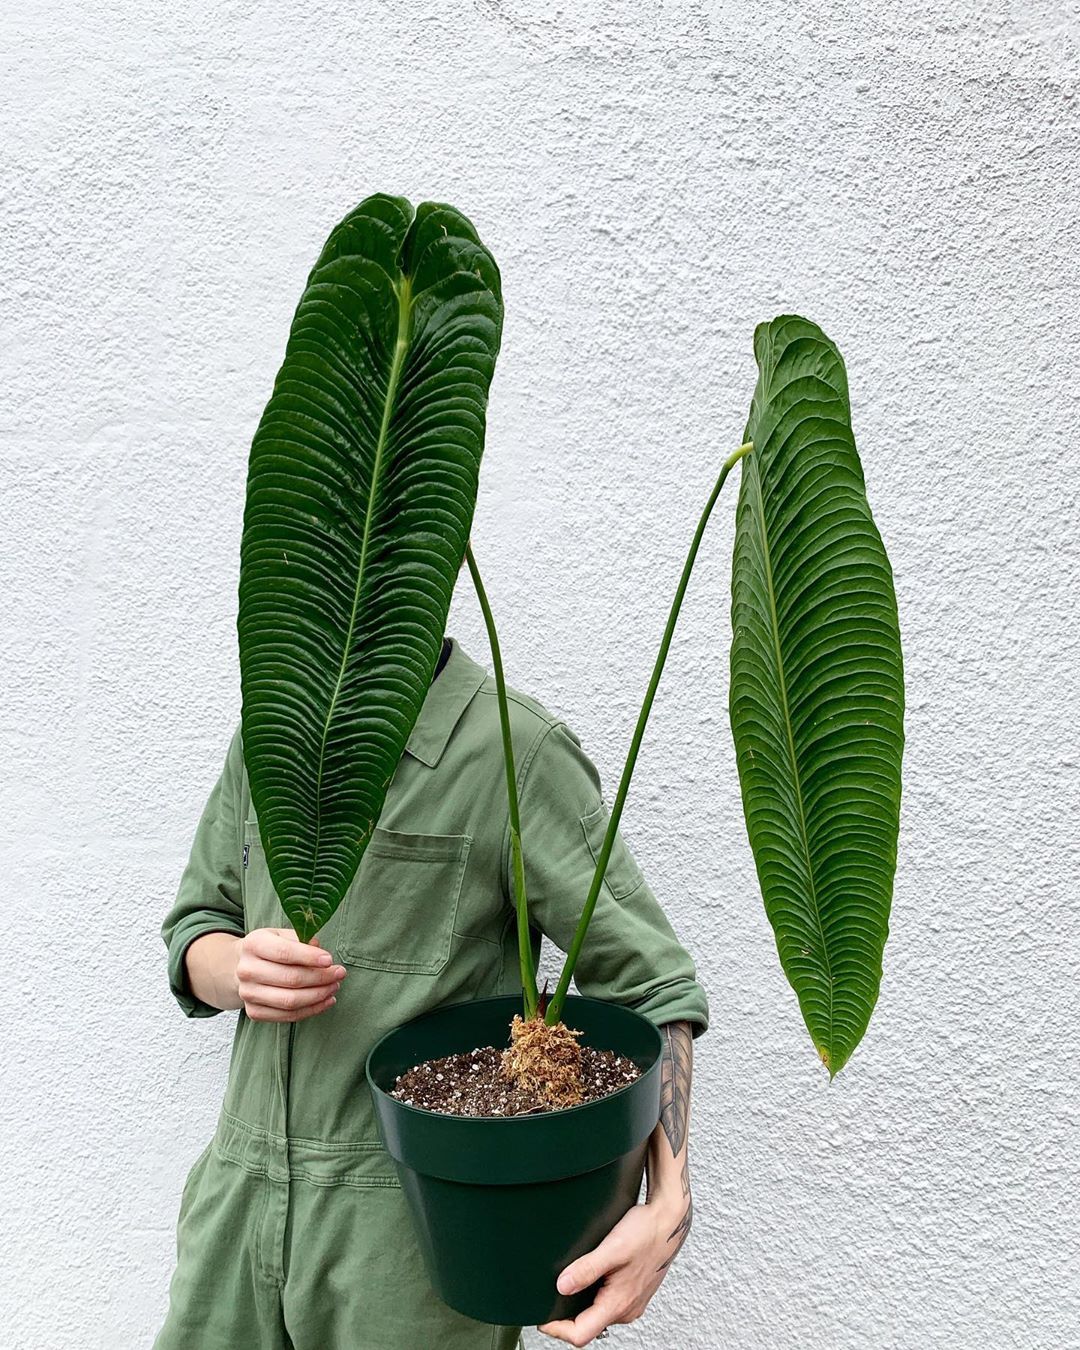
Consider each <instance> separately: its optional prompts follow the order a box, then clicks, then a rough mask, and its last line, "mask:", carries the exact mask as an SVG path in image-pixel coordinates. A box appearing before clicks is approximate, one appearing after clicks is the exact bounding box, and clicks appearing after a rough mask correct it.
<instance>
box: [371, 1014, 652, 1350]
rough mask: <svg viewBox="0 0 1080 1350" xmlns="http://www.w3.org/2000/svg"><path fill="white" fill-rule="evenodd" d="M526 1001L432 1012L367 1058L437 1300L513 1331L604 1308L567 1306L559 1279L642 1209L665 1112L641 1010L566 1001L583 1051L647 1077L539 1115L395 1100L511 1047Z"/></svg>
mask: <svg viewBox="0 0 1080 1350" xmlns="http://www.w3.org/2000/svg"><path fill="white" fill-rule="evenodd" d="M520 1002H521V1001H520V999H519V998H516V997H514V998H491V999H481V1000H479V1001H477V1002H473V1003H461V1004H458V1005H456V1006H454V1007H450V1008H440V1009H438V1010H437V1011H435V1012H431V1013H426V1014H424V1015H423V1016H422V1017H418V1018H416V1019H415V1020H414V1021H412V1022H409V1023H407V1024H406V1025H405V1026H403V1027H399V1028H398V1029H397V1030H395V1031H392V1032H390V1033H389V1034H388V1035H386V1036H384V1037H383V1038H382V1040H381V1041H379V1043H378V1044H377V1045H376V1046H375V1048H374V1049H373V1050H372V1051H371V1054H370V1055H369V1056H368V1061H367V1078H368V1083H369V1084H370V1086H371V1092H372V1097H373V1099H374V1102H375V1113H376V1117H377V1119H378V1122H379V1132H380V1134H381V1135H382V1140H383V1144H384V1146H385V1147H386V1149H387V1151H388V1152H389V1154H390V1155H391V1157H392V1158H393V1159H394V1162H395V1164H396V1166H397V1171H398V1176H399V1177H400V1178H401V1184H402V1188H403V1189H404V1191H405V1195H406V1197H407V1200H408V1204H409V1209H410V1212H411V1214H412V1217H413V1222H414V1224H415V1226H416V1231H417V1235H418V1238H419V1241H420V1247H421V1250H422V1251H423V1253H424V1260H425V1262H426V1264H427V1269H428V1273H429V1275H430V1278H431V1282H432V1284H433V1286H434V1288H435V1291H436V1292H437V1293H438V1295H439V1297H440V1298H442V1299H443V1301H444V1302H445V1303H448V1304H449V1305H450V1307H451V1308H454V1309H456V1310H457V1311H458V1312H461V1313H464V1314H465V1315H466V1316H468V1317H473V1318H476V1319H477V1320H479V1321H481V1322H493V1323H496V1324H498V1325H503V1326H535V1325H536V1324H537V1323H540V1322H548V1321H551V1320H553V1319H555V1318H564V1317H575V1316H577V1314H578V1313H579V1312H581V1311H582V1309H584V1308H586V1307H588V1306H589V1304H590V1303H591V1302H592V1301H593V1298H594V1296H595V1292H596V1290H595V1287H593V1288H591V1289H586V1290H583V1291H582V1292H581V1293H579V1294H575V1295H572V1296H569V1297H568V1296H564V1295H562V1294H559V1293H558V1291H557V1289H556V1287H555V1281H556V1279H557V1278H558V1276H559V1273H560V1272H561V1271H562V1270H563V1269H564V1267H565V1266H567V1265H568V1264H569V1263H570V1262H571V1261H574V1260H576V1259H577V1257H579V1256H582V1255H584V1254H585V1252H587V1251H591V1250H592V1248H593V1247H595V1246H597V1245H598V1243H600V1242H601V1241H602V1240H603V1239H604V1238H605V1237H606V1236H607V1234H608V1233H609V1232H610V1230H611V1229H612V1228H613V1227H614V1225H615V1224H616V1223H618V1221H619V1219H621V1218H622V1216H623V1215H624V1214H625V1213H626V1212H627V1210H628V1209H630V1208H631V1207H632V1206H633V1205H634V1204H635V1203H636V1202H637V1199H638V1194H639V1191H640V1188H641V1180H642V1174H643V1171H644V1166H645V1149H646V1144H647V1141H648V1138H649V1135H650V1134H651V1133H652V1131H653V1129H654V1128H655V1126H656V1122H657V1120H658V1119H659V1115H660V1056H661V1051H662V1041H661V1038H660V1033H659V1031H658V1030H657V1028H656V1027H655V1026H654V1025H653V1024H652V1023H651V1022H649V1021H648V1020H647V1019H646V1018H644V1017H642V1016H640V1015H639V1014H638V1013H636V1012H633V1011H632V1010H631V1009H629V1008H622V1007H619V1006H618V1005H616V1004H612V1003H602V1002H600V1001H598V1000H596V999H588V998H570V999H568V1000H567V1005H566V1013H565V1020H566V1022H567V1024H568V1025H569V1026H572V1027H575V1028H577V1029H579V1030H580V1031H581V1032H582V1042H583V1044H585V1045H589V1046H593V1047H595V1048H596V1049H601V1050H613V1051H614V1052H615V1053H616V1054H618V1055H623V1056H625V1057H626V1058H628V1059H631V1060H633V1062H634V1063H635V1064H636V1065H637V1066H638V1068H639V1069H640V1070H641V1076H640V1077H639V1078H637V1079H635V1081H634V1082H633V1083H630V1084H628V1085H627V1086H626V1087H624V1088H620V1089H619V1091H617V1092H614V1093H612V1094H611V1095H610V1096H608V1097H603V1098H601V1099H600V1100H599V1101H595V1102H588V1103H586V1104H585V1105H583V1106H575V1107H571V1108H569V1109H568V1110H563V1111H552V1112H546V1113H543V1114H539V1115H529V1116H510V1117H484V1118H473V1117H462V1116H447V1115H439V1114H436V1113H435V1112H431V1111H421V1110H418V1109H417V1108H416V1107H412V1106H407V1105H405V1103H403V1102H399V1101H396V1100H395V1099H394V1098H393V1097H391V1096H389V1092H390V1090H391V1089H392V1088H393V1086H394V1082H395V1080H396V1079H397V1077H398V1076H399V1075H400V1074H402V1073H404V1072H405V1071H406V1070H407V1069H410V1068H412V1067H413V1066H414V1065H416V1064H420V1063H423V1062H424V1061H425V1060H429V1059H437V1058H441V1057H443V1056H445V1055H455V1054H464V1053H467V1052H469V1051H470V1050H473V1049H475V1048H476V1047H477V1046H484V1045H502V1044H504V1043H505V1041H506V1038H507V1029H508V1027H509V1024H510V1019H511V1018H512V1017H513V1015H514V1013H515V1012H517V1011H518V1010H519V1008H520Z"/></svg>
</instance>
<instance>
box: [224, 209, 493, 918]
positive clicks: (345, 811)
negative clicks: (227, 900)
mask: <svg viewBox="0 0 1080 1350" xmlns="http://www.w3.org/2000/svg"><path fill="white" fill-rule="evenodd" d="M501 331H502V298H501V291H500V284H499V273H498V268H497V267H496V265H495V262H494V259H493V258H492V257H491V254H490V253H489V252H488V251H487V249H486V248H484V246H483V244H481V242H480V240H479V239H478V238H477V235H476V232H475V230H474V229H473V228H472V226H471V225H470V224H469V222H468V221H467V220H466V219H465V217H464V216H463V215H461V214H460V212H458V211H455V210H454V209H453V208H452V207H449V206H441V205H436V204H433V203H424V204H423V205H421V206H420V207H419V208H418V209H417V210H416V213H415V215H414V213H413V209H412V207H411V206H410V205H409V203H408V202H407V201H404V200H403V199H401V198H395V197H385V196H376V197H369V198H368V199H367V200H366V201H364V202H362V203H361V204H360V206H358V207H357V208H356V209H355V210H354V211H352V212H351V213H350V214H349V215H348V216H346V218H345V219H344V220H343V221H342V222H341V223H340V224H339V225H338V226H337V228H336V229H335V230H334V231H333V233H332V234H331V235H330V238H329V240H328V241H327V243H326V247H325V248H324V249H323V251H322V254H321V255H320V257H319V260H318V262H317V263H316V264H315V267H314V270H313V271H312V273H311V275H310V277H309V278H308V283H307V287H306V289H305V291H304V294H303V296H302V297H301V300H300V304H299V307H298V309H297V311H296V315H295V317H294V319H293V325H292V331H291V333H290V336H289V342H288V346H287V348H286V352H285V360H284V364H283V365H282V367H281V370H280V372H279V373H278V377H277V381H276V383H275V386H274V392H273V396H272V398H271V399H270V402H269V404H268V405H267V408H266V411H265V412H264V414H263V417H262V421H261V422H260V423H259V428H258V431H257V432H256V434H255V439H254V443H253V445H252V448H251V461H250V467H249V473H248V488H247V506H246V511H245V514H244V534H243V543H242V546H241V565H240V608H239V620H238V631H239V639H240V671H241V685H242V691H243V717H242V726H243V743H244V756H245V760H246V763H247V769H248V776H249V778H250V782H251V796H252V800H253V802H254V804H255V809H256V811H257V813H258V817H259V828H260V832H261V834H262V840H263V844H264V847H265V849H266V856H267V863H268V865H269V869H270V875H271V878H272V880H273V882H274V886H275V888H276V890H277V893H278V896H279V897H280V899H281V903H282V905H283V907H284V909H285V911H286V913H287V914H288V916H289V918H290V919H291V920H292V923H293V925H294V927H295V928H296V930H297V932H298V933H299V934H300V936H301V937H302V938H305V939H306V938H309V937H311V936H312V935H313V934H314V933H315V932H316V931H317V930H318V929H319V928H320V927H321V926H322V925H323V924H324V923H325V922H326V920H327V919H328V918H329V917H330V915H331V914H332V913H333V911H334V909H335V908H336V906H337V905H338V904H339V903H340V900H341V898H342V896H343V895H344V893H345V891H346V889H347V888H348V886H349V883H350V882H351V880H352V878H353V876H354V875H355V872H356V869H357V867H358V866H359V864H360V860H361V858H362V857H363V854H364V850H365V848H366V847H367V843H368V840H369V839H370V838H371V833H372V830H373V829H374V827H375V823H376V821H377V820H378V818H379V813H380V811H381V810H382V806H383V801H384V799H385V796H386V791H387V788H388V787H389V785H390V781H391V779H392V778H393V776H394V771H395V769H396V767H397V764H398V760H399V759H400V757H401V755H402V753H403V751H404V748H405V744H406V741H407V740H408V737H409V734H410V732H411V731H412V728H413V726H414V724H415V722H416V718H417V716H418V714H419V711H420V707H421V704H422V703H423V701H424V696H425V694H426V692H427V688H428V685H429V683H430V681H431V677H432V675H433V673H434V669H435V665H436V662H437V659H438V655H439V651H440V646H441V642H442V637H443V631H444V628H445V624H446V616H447V610H448V608H449V605H450V597H451V593H452V591H453V588H454V582H455V580H456V578H457V574H458V570H459V568H460V566H461V562H462V559H463V557H464V553H465V545H466V543H467V541H468V536H469V528H470V525H471V522H472V516H473V510H474V508H475V505H476V491H477V477H478V473H479V468H480V457H481V454H482V452H483V445H484V426H485V414H486V407H487V396H488V387H489V385H490V382H491V377H492V373H493V371H494V367H495V358H496V356H497V354H498V349H499V340H500V335H501Z"/></svg>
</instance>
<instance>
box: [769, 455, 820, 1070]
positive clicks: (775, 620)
mask: <svg viewBox="0 0 1080 1350" xmlns="http://www.w3.org/2000/svg"><path fill="white" fill-rule="evenodd" d="M749 458H750V459H754V458H756V457H755V456H753V455H751V456H749ZM753 473H754V476H755V478H756V480H757V482H756V487H757V491H756V492H755V493H754V498H753V504H754V509H755V511H756V513H757V517H758V524H759V526H760V529H761V546H762V550H763V552H764V555H765V587H766V591H767V592H768V596H769V618H770V631H771V634H772V640H773V652H774V654H775V656H776V674H777V678H778V680H779V684H780V702H781V704H782V706H783V712H784V730H785V732H786V733H787V742H788V753H789V755H790V756H791V772H792V775H793V777H794V779H795V801H796V803H797V805H798V808H799V836H800V838H801V840H802V846H803V853H804V855H805V857H806V874H807V877H808V878H809V881H810V900H811V905H812V908H813V912H814V923H815V925H816V926H817V930H818V937H819V938H820V939H821V955H822V957H823V958H824V961H825V976H826V979H827V981H828V986H829V1057H830V1062H829V1063H828V1064H827V1066H826V1067H827V1068H828V1069H829V1072H830V1073H832V1072H833V1065H832V1062H831V1060H832V1057H833V1051H834V1046H833V1037H834V1035H835V1030H836V1028H835V1023H834V1014H833V978H832V962H831V961H830V960H829V949H828V947H827V945H826V942H825V929H824V928H823V927H822V923H821V908H820V905H819V904H818V897H817V886H816V884H815V880H814V864H813V860H812V858H811V856H810V835H809V832H808V831H807V828H806V811H805V808H804V805H803V790H802V780H801V779H800V777H799V762H798V759H797V758H796V752H795V735H794V732H793V731H792V726H791V707H790V705H789V703H788V693H787V679H786V677H785V675H784V657H783V651H782V649H781V646H780V620H779V617H778V615H777V612H776V587H775V585H774V583H773V572H772V556H771V554H770V551H769V532H768V528H767V526H766V524H765V500H764V495H763V493H762V482H761V473H760V471H759V469H758V466H757V464H754V465H753Z"/></svg>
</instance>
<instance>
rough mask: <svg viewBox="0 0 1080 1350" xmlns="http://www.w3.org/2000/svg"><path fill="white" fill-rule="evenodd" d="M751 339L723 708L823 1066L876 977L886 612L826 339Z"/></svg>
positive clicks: (841, 1050) (845, 1052)
mask: <svg viewBox="0 0 1080 1350" xmlns="http://www.w3.org/2000/svg"><path fill="white" fill-rule="evenodd" d="M754 352H755V355H756V357H757V362H758V368H759V372H760V373H759V377H758V383H757V389H756V390H755V393H754V399H753V403H752V405H751V409H750V421H749V424H748V426H747V432H746V439H747V440H752V441H753V443H754V449H753V452H752V453H751V454H749V455H748V456H747V457H746V458H745V459H744V460H743V468H742V484H741V487H740V491H739V506H738V514H737V519H736V534H735V558H734V565H733V575H732V627H733V630H734V636H733V641H732V648H731V695H730V697H731V724H732V729H733V731H734V735H735V748H736V753H737V757H738V765H739V777H740V779H741V783H742V795H743V808H744V811H745V814H746V822H747V829H748V832H749V835H750V843H751V846H752V848H753V852H754V859H755V862H756V864H757V872H758V878H759V880H760V883H761V889H762V894H763V896H764V899H765V908H766V911H767V913H768V917H769V921H770V922H771V924H772V926H773V929H774V931H775V934H776V943H777V947H778V950H779V953H780V960H781V963H782V964H783V967H784V971H785V973H786V974H787V977H788V979H789V980H790V981H791V984H792V986H793V987H794V989H795V992H796V994H797V995H798V999H799V1006H800V1008H801V1010H802V1014H803V1017H804V1019H805V1021H806V1025H807V1027H808V1029H809V1031H810V1035H811V1036H812V1038H813V1041H814V1044H815V1046H816V1047H817V1050H818V1053H819V1054H820V1055H821V1058H822V1060H823V1061H824V1062H825V1064H826V1066H827V1067H828V1069H829V1071H830V1073H831V1074H835V1073H837V1072H838V1071H839V1070H840V1069H841V1068H842V1067H843V1065H844V1063H845V1062H846V1060H847V1059H848V1057H849V1056H850V1054H851V1052H852V1051H853V1050H854V1049H855V1046H856V1045H857V1044H858V1042H859V1040H860V1038H861V1037H862V1035H863V1032H864V1031H865V1030H866V1026H867V1023H868V1022H869V1020H870V1014H871V1013H872V1011H873V1009H874V1004H875V1002H876V1000H877V996H878V988H879V985H880V983H881V956H882V949H883V947H884V945H885V939H886V937H887V935H888V923H889V908H890V904H891V901H892V886H893V874H894V872H895V869H896V839H897V830H898V825H899V813H900V760H901V755H902V752H903V744H904V728H903V715H904V686H903V667H902V662H901V654H900V630H899V625H898V622H897V614H896V596H895V593H894V591H893V581H892V571H891V569H890V567H889V560H888V558H887V557H886V554H885V549H884V547H883V546H882V543H881V537H880V535H879V534H878V531H877V528H876V526H875V525H874V520H873V517H872V516H871V514H870V507H869V505H868V503H867V500H866V490H865V487H864V485H863V473H862V466H861V464H860V462H859V456H858V453H857V452H856V449H855V440H854V437H853V435H852V431H851V409H850V405H849V402H848V390H847V376H846V374H845V371H844V363H843V361H842V359H841V357H840V353H839V352H838V351H837V349H836V347H835V345H834V344H833V343H832V342H830V341H829V339H828V338H827V337H826V336H825V335H824V333H822V331H821V330H820V328H818V327H817V326H816V325H814V324H812V323H809V322H807V320H805V319H800V318H794V317H790V316H784V317H781V318H778V319H774V320H773V321H772V323H768V324H762V325H761V326H760V327H759V328H758V330H757V332H756V333H755V335H754Z"/></svg>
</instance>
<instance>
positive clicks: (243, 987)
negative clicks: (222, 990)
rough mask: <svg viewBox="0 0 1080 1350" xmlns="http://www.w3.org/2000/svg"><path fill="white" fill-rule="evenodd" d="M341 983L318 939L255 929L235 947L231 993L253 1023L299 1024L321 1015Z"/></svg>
mask: <svg viewBox="0 0 1080 1350" xmlns="http://www.w3.org/2000/svg"><path fill="white" fill-rule="evenodd" d="M344 978H345V967H344V966H338V965H335V964H334V961H333V958H332V957H331V955H330V953H329V952H326V951H323V949H322V948H321V947H320V946H319V940H318V938H312V940H311V941H310V942H301V941H300V939H299V938H298V937H297V936H296V934H295V933H294V932H293V930H292V929H291V928H256V929H254V930H253V931H252V932H250V933H248V934H247V936H246V937H243V938H241V939H239V941H238V943H237V946H236V987H237V992H238V993H239V996H240V1000H241V1002H242V1004H243V1007H244V1011H245V1012H246V1013H247V1015H248V1017H250V1018H251V1020H252V1021H253V1022H302V1021H303V1020H304V1018H306V1017H314V1016H315V1015H316V1014H317V1013H321V1012H326V1010H327V1008H332V1007H333V1006H334V1004H335V1003H336V1002H337V999H336V998H335V997H334V995H335V994H336V993H337V991H338V990H339V989H340V988H341V982H342V980H343V979H344Z"/></svg>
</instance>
